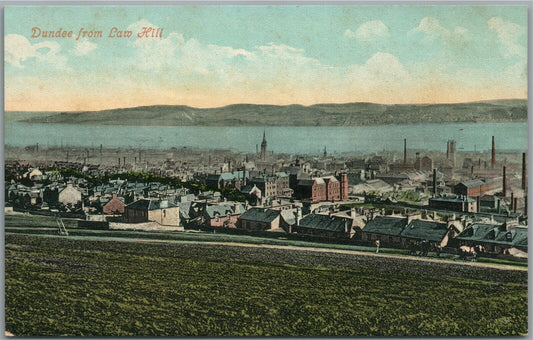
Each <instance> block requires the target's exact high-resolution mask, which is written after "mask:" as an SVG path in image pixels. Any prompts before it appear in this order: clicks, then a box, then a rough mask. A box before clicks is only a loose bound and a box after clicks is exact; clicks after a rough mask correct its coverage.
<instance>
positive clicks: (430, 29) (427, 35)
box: [408, 17, 450, 40]
mask: <svg viewBox="0 0 533 340" xmlns="http://www.w3.org/2000/svg"><path fill="white" fill-rule="evenodd" d="M415 33H423V34H424V39H427V40H433V39H435V38H438V37H443V38H447V37H449V36H450V31H449V30H447V29H446V28H444V27H442V26H441V25H440V23H439V21H438V20H437V19H435V18H433V17H425V18H424V19H422V20H421V21H420V24H419V25H418V27H415V28H413V29H412V30H410V31H409V32H408V34H415Z"/></svg>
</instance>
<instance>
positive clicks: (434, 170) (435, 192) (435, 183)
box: [433, 169, 437, 196]
mask: <svg viewBox="0 0 533 340" xmlns="http://www.w3.org/2000/svg"><path fill="white" fill-rule="evenodd" d="M436 195H437V169H433V196H436Z"/></svg>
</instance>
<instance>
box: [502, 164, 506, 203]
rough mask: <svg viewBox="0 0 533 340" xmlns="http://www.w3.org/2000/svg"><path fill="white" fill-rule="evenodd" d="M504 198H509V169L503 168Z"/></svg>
mask: <svg viewBox="0 0 533 340" xmlns="http://www.w3.org/2000/svg"><path fill="white" fill-rule="evenodd" d="M502 184H503V197H506V196H507V167H506V166H505V165H504V166H503V183H502Z"/></svg>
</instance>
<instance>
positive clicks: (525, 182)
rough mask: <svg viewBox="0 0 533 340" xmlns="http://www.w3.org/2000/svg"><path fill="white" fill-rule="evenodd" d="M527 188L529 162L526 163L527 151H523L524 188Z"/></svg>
mask: <svg viewBox="0 0 533 340" xmlns="http://www.w3.org/2000/svg"><path fill="white" fill-rule="evenodd" d="M526 188H527V163H526V153H525V152H522V189H524V190H526Z"/></svg>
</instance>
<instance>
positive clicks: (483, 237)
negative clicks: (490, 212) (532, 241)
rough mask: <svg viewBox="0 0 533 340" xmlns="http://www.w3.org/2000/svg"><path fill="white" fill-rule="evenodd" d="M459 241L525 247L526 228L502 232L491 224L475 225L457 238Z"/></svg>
mask: <svg viewBox="0 0 533 340" xmlns="http://www.w3.org/2000/svg"><path fill="white" fill-rule="evenodd" d="M457 239H458V240H461V241H476V242H479V243H492V244H498V245H508V246H519V247H527V228H510V229H509V230H507V231H506V230H502V229H501V228H500V226H498V225H493V224H482V223H476V224H473V225H471V226H470V227H468V228H467V229H465V230H464V231H463V232H462V233H461V234H459V235H458V236H457Z"/></svg>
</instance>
